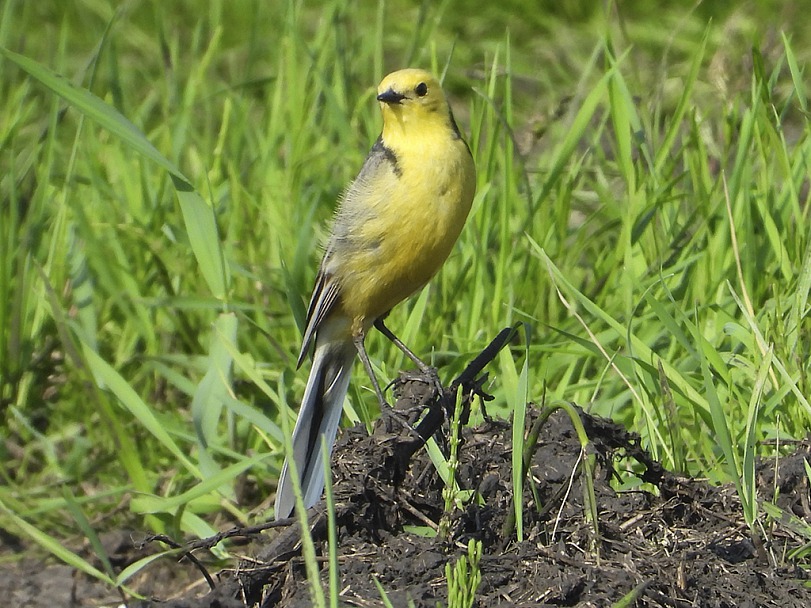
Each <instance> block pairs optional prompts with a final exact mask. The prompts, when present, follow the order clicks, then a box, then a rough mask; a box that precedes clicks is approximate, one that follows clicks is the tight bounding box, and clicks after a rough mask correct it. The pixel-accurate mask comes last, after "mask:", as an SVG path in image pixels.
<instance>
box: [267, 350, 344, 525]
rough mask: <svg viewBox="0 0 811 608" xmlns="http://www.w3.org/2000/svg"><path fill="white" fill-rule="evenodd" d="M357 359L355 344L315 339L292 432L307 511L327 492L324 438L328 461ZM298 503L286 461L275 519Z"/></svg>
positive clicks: (290, 512) (277, 497)
mask: <svg viewBox="0 0 811 608" xmlns="http://www.w3.org/2000/svg"><path fill="white" fill-rule="evenodd" d="M354 360H355V348H354V345H353V344H352V342H348V343H347V342H327V343H326V344H318V341H317V340H316V346H315V353H314V354H313V366H312V369H311V370H310V377H309V378H308V379H307V388H305V389H304V398H303V399H302V401H301V409H300V410H299V414H298V419H297V420H296V428H295V430H294V431H293V459H294V461H295V463H296V471H297V473H298V475H299V481H300V484H301V492H302V495H303V497H304V506H305V507H306V508H308V509H309V508H310V507H312V506H313V505H314V504H316V503H317V502H318V500H319V499H320V498H321V492H322V491H323V489H324V466H323V464H322V463H323V458H324V453H323V450H322V449H321V437H324V438H325V440H326V445H327V454H326V457H327V459H329V457H330V455H331V454H332V446H333V444H334V443H335V434H336V433H337V432H338V423H339V422H340V421H341V412H342V411H343V405H344V397H345V396H346V391H347V389H348V388H349V377H350V375H351V372H352V363H353V362H354ZM295 503H296V496H295V494H294V493H293V478H292V477H291V471H290V468H289V463H288V461H287V460H285V462H284V466H283V467H282V474H281V477H280V479H279V485H278V488H277V489H276V507H275V511H276V519H283V518H285V517H290V515H291V514H292V512H293V507H294V506H295Z"/></svg>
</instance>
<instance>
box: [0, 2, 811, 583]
mask: <svg viewBox="0 0 811 608" xmlns="http://www.w3.org/2000/svg"><path fill="white" fill-rule="evenodd" d="M201 7H202V5H201V4H200V3H197V2H173V3H161V2H153V1H147V0H143V1H133V2H123V3H115V2H108V1H105V0H77V1H75V2H72V3H58V2H24V1H22V0H7V1H6V2H5V3H4V4H3V5H2V7H0V11H2V13H0V19H2V20H1V21H0V46H2V47H4V48H6V49H8V50H10V51H13V52H16V53H19V54H21V55H24V56H25V57H28V58H30V59H32V60H34V61H35V62H37V63H39V64H41V65H42V66H46V67H47V68H48V69H49V70H51V71H53V72H55V73H57V74H61V75H63V76H64V77H65V78H66V79H68V80H69V81H71V82H73V83H74V84H75V85H76V86H78V87H80V88H84V89H88V90H89V91H91V92H92V93H93V94H95V95H96V96H97V97H99V98H101V99H102V100H104V101H105V102H106V103H107V104H109V105H110V106H112V107H114V108H115V109H116V110H117V111H118V112H119V113H120V114H121V115H123V116H125V117H126V118H127V119H129V121H131V122H132V123H133V124H134V125H135V126H136V127H137V129H138V130H140V131H142V132H143V134H144V135H145V136H146V138H147V139H148V140H149V142H151V143H152V144H153V145H154V146H155V148H156V149H157V150H158V151H159V153H160V154H161V155H162V156H163V157H165V159H166V160H167V161H168V163H171V164H173V165H174V166H176V167H177V168H178V169H179V171H181V172H182V173H183V175H184V176H185V177H186V178H188V180H189V183H190V184H191V185H192V186H193V188H194V190H196V192H197V193H199V195H200V196H201V197H202V199H201V200H202V201H204V202H205V204H204V205H203V206H202V207H196V209H197V210H198V212H196V213H189V212H188V210H189V208H188V207H183V204H182V203H179V201H180V200H181V199H179V198H178V196H179V195H178V193H177V191H176V187H177V183H176V182H173V179H172V177H171V174H170V172H167V170H166V169H165V167H161V166H159V165H158V164H156V163H155V162H153V160H150V158H149V157H148V156H145V155H144V154H141V153H138V152H135V151H133V149H132V146H131V145H128V144H127V141H126V140H122V138H121V137H120V136H117V135H115V134H112V133H111V132H110V131H109V130H108V129H104V128H101V127H100V126H98V124H97V122H96V121H94V120H93V116H92V113H91V114H90V115H89V117H90V118H91V119H90V120H87V118H86V113H82V112H80V111H78V110H77V108H76V106H75V104H74V103H71V102H69V101H65V99H64V98H63V97H59V96H56V95H54V94H53V93H52V92H51V91H49V90H48V89H47V88H45V87H44V86H42V84H41V83H40V82H39V81H37V80H36V79H34V78H32V77H31V76H30V74H29V73H28V72H25V71H23V70H21V69H19V67H18V66H17V63H16V62H15V61H12V60H11V59H10V56H9V55H5V56H0V75H1V76H0V101H1V105H2V107H3V108H4V111H3V112H2V113H0V409H2V412H3V419H2V422H1V423H0V457H1V458H2V461H3V466H2V467H0V471H1V472H2V485H0V522H2V527H3V528H4V529H7V530H9V531H10V533H12V534H15V535H20V536H24V537H28V538H32V539H34V540H36V541H37V542H38V543H39V544H40V545H42V546H44V547H45V548H46V549H48V550H49V551H51V552H53V553H55V554H57V555H58V556H60V557H61V558H62V559H65V560H66V561H69V562H70V560H73V559H77V560H78V558H77V557H75V556H72V555H62V554H60V553H58V551H57V549H56V547H57V546H58V545H60V544H70V543H71V542H73V543H76V542H78V539H81V538H85V537H87V538H90V539H91V541H92V539H93V537H94V535H95V534H96V533H98V532H99V531H101V530H105V529H109V528H113V527H122V526H123V527H131V528H135V529H145V530H152V531H157V532H167V533H170V534H174V535H177V536H182V535H188V534H194V535H205V534H209V533H211V532H212V531H214V530H216V529H217V528H218V527H222V526H223V525H227V524H228V523H233V522H249V521H254V520H256V519H263V518H266V517H268V516H269V514H270V504H271V500H270V499H271V498H272V493H273V491H274V487H275V480H276V478H277V476H278V471H279V467H280V465H281V461H282V451H281V450H282V448H281V431H280V425H281V415H282V412H287V413H289V414H290V415H291V416H292V415H293V414H294V411H293V412H289V411H288V410H287V409H286V408H293V410H295V408H296V407H297V405H298V399H299V398H300V395H301V392H302V390H303V386H304V382H305V380H306V369H305V370H301V371H298V372H297V371H296V370H295V357H296V354H297V352H298V348H299V343H300V332H299V329H298V326H299V325H300V324H301V323H302V321H303V316H304V312H305V306H306V299H307V297H308V296H309V293H310V288H311V285H312V281H313V278H314V275H315V271H316V269H317V265H318V260H319V256H320V251H319V243H320V241H321V240H322V239H323V237H324V235H325V233H326V230H327V229H328V225H329V219H330V216H331V213H332V210H333V209H334V206H335V201H336V199H337V198H338V197H339V195H340V193H341V191H342V189H343V188H344V186H345V185H346V184H347V182H348V181H349V180H351V179H352V178H353V177H354V175H355V174H356V172H357V170H358V169H359V167H360V165H361V163H362V161H363V158H364V157H365V154H366V152H367V151H368V148H369V146H370V145H371V143H372V142H373V141H374V139H375V138H376V136H377V133H378V132H379V128H380V119H379V111H378V108H377V107H376V102H375V101H374V92H375V87H376V85H377V82H378V81H379V80H380V79H381V77H382V76H383V75H385V74H386V73H388V72H389V71H392V70H395V69H398V68H401V67H405V66H421V67H427V68H429V69H432V70H434V71H436V72H437V73H440V74H444V75H445V87H446V89H447V91H448V92H449V94H450V96H451V100H452V104H453V107H454V110H455V113H456V116H457V119H458V120H459V122H460V124H461V126H462V130H463V131H464V132H466V133H468V134H469V141H470V144H471V148H472V150H473V152H474V156H475V158H476V162H477V167H478V193H477V197H476V200H475V202H474V209H473V211H472V213H471V216H470V219H469V221H468V225H467V227H466V229H465V231H464V233H463V235H462V237H461V240H460V243H459V244H458V246H457V248H456V249H455V251H454V253H453V255H452V256H451V259H450V260H449V261H448V263H447V265H446V267H445V268H444V270H443V271H442V272H441V273H440V275H439V276H438V277H437V278H436V279H435V280H434V281H433V282H432V283H431V285H430V287H429V288H428V289H426V290H425V291H424V292H423V293H422V294H421V295H420V296H419V297H417V298H414V299H412V301H410V302H409V303H408V304H405V305H402V306H400V307H399V308H398V309H396V310H395V311H394V313H393V314H392V316H391V317H390V321H389V326H390V327H391V328H392V329H393V330H394V331H395V332H397V333H399V334H401V337H403V338H404V340H405V341H406V342H407V343H409V344H410V345H411V347H412V348H413V349H414V350H415V351H416V352H418V353H421V354H423V355H425V356H429V357H431V358H432V359H433V361H434V362H435V363H436V364H437V365H439V366H440V374H441V376H442V377H443V378H444V379H450V378H452V377H453V376H454V375H455V373H458V372H459V371H460V370H461V369H462V368H463V367H464V365H465V364H466V363H467V362H468V361H469V360H470V358H471V357H472V356H473V355H474V354H475V353H477V352H478V351H479V350H480V349H481V348H482V347H483V346H484V345H485V344H486V343H487V342H488V341H489V339H490V338H492V337H493V336H494V335H495V333H496V332H497V331H498V330H499V329H500V328H502V327H504V326H506V325H509V324H512V323H515V322H517V321H525V322H527V323H528V324H529V325H530V326H531V328H532V329H531V334H530V335H531V340H530V343H529V347H528V351H527V352H528V356H529V365H528V374H529V396H530V399H532V400H535V401H540V399H541V398H542V396H543V395H544V393H545V394H546V398H547V399H549V400H555V399H564V400H567V401H573V402H575V403H578V404H580V405H582V406H583V407H585V408H587V409H589V410H590V411H592V412H593V413H597V414H600V415H604V416H610V417H612V418H614V419H615V420H618V421H621V422H622V423H624V424H625V425H627V426H628V427H629V428H630V429H633V430H635V431H637V432H639V433H640V434H641V435H642V437H643V441H644V444H645V446H646V447H647V448H649V449H650V450H651V451H652V452H653V453H654V454H655V455H656V456H657V457H658V458H660V459H662V461H663V462H664V464H665V465H666V466H667V467H669V468H671V469H673V470H677V471H680V472H684V473H689V474H692V475H700V476H707V477H709V478H710V479H711V480H714V481H729V480H736V481H737V483H738V484H739V489H740V490H741V493H742V494H743V495H747V493H749V496H750V497H751V492H752V482H753V477H752V476H753V472H752V458H753V456H754V454H768V453H773V452H774V450H775V449H776V445H777V444H778V443H781V444H785V443H786V442H788V441H789V440H792V439H799V438H802V437H804V436H805V435H806V433H807V430H808V428H809V420H811V406H809V402H808V398H809V395H811V390H809V363H808V358H809V356H808V355H809V342H808V339H809V329H811V327H810V326H809V320H808V318H807V316H808V315H807V312H808V293H809V288H810V287H811V247H809V244H810V241H809V236H808V235H809V224H808V222H809V218H808V214H809V211H808V197H809V181H808V177H809V157H810V153H811V147H809V137H808V133H809V131H808V120H807V116H808V114H807V97H806V90H805V88H806V82H807V79H806V77H805V72H806V70H805V66H806V65H807V63H808V61H809V55H810V54H811V23H809V21H808V20H807V19H805V18H804V14H805V11H804V6H803V3H801V2H777V1H764V2H744V3H712V2H703V3H696V4H695V5H693V6H691V7H686V5H684V4H682V3H667V2H655V1H639V2H600V3H595V2H586V1H582V0H570V1H565V2H556V3H552V2H537V3H532V2H526V1H521V0H510V1H508V2H502V3H498V4H497V5H496V4H494V3H476V2H458V1H456V2H454V1H445V2H437V3H430V2H423V3H414V2H406V1H404V0H391V1H388V2H383V1H381V2H377V3H372V2H361V1H359V0H357V1H352V0H328V1H326V2H323V3H315V2H300V1H294V0H289V1H287V2H260V1H258V0H257V1H247V0H238V1H235V2H224V1H222V0H219V1H218V0H213V1H212V2H209V3H207V5H206V6H205V7H204V8H201ZM180 196H182V188H181V195H180ZM201 209H202V211H200V210H201ZM184 210H185V211H186V213H184ZM209 220H210V221H209ZM201 239H202V241H201ZM369 350H370V352H371V353H373V359H374V360H375V364H376V365H378V366H379V371H380V374H381V375H382V377H383V378H387V379H390V378H393V377H395V375H396V373H397V371H398V370H399V369H401V367H402V366H403V365H405V362H404V361H403V360H402V357H401V356H400V355H399V352H398V351H396V349H394V348H393V347H391V346H390V345H388V344H387V343H386V342H385V341H384V340H381V339H380V338H379V337H378V336H372V337H371V338H370V340H369ZM523 352H524V351H523V349H522V348H520V347H519V348H517V349H515V351H514V355H515V359H514V364H515V365H516V366H517V368H518V369H520V367H521V366H522V362H521V361H520V358H521V357H522V356H523ZM512 362H513V360H512V359H509V358H502V359H500V360H499V364H498V365H496V366H495V367H494V368H493V369H492V370H491V380H492V382H491V385H490V386H489V387H488V389H489V390H491V391H492V392H493V393H494V394H495V395H496V397H497V400H496V401H495V402H494V404H493V405H492V411H493V412H494V413H497V414H499V415H502V416H505V417H508V416H509V415H510V412H509V409H508V407H507V403H510V402H512V400H511V395H508V394H506V393H507V392H509V391H511V390H514V387H512V386H505V383H504V382H502V381H501V380H500V378H502V377H504V378H511V377H514V376H515V370H514V369H510V370H506V369H501V370H500V369H499V365H500V366H502V367H503V366H505V365H511V364H512ZM357 371H358V373H356V375H355V379H354V380H353V385H352V388H351V389H350V404H351V406H352V408H351V409H352V411H351V412H350V413H351V414H354V415H357V416H358V417H360V418H361V419H367V418H368V417H369V416H370V415H372V414H373V412H369V411H368V410H369V409H373V408H374V407H375V406H374V403H375V400H374V396H373V393H371V392H370V390H369V388H368V382H367V381H366V379H365V377H364V375H363V374H362V373H360V368H359V369H358V370H357ZM507 384H509V383H507ZM290 420H292V418H291V419H290ZM744 503H745V504H749V509H750V510H751V512H750V513H749V516H751V518H753V520H754V518H756V517H758V512H757V506H756V504H753V503H752V501H751V500H750V501H749V503H746V501H744ZM749 516H748V517H749ZM0 559H9V557H8V556H6V557H3V556H0ZM75 563H77V564H79V563H80V562H78V561H77V562H75ZM107 574H108V575H109V576H110V578H111V580H113V579H115V578H116V575H115V573H113V572H112V571H109V572H108V573H107Z"/></svg>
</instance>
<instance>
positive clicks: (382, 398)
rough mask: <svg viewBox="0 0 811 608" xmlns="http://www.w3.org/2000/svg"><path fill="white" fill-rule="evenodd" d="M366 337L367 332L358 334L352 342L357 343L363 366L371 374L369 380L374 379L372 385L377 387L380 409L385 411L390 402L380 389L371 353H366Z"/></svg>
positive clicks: (356, 346)
mask: <svg viewBox="0 0 811 608" xmlns="http://www.w3.org/2000/svg"><path fill="white" fill-rule="evenodd" d="M365 337H366V335H365V334H362V333H361V334H358V335H357V336H355V337H353V338H352V342H354V343H355V348H356V349H357V351H358V356H360V360H361V361H362V362H363V367H364V369H366V373H367V374H368V375H369V380H371V381H372V387H373V388H374V389H375V394H376V395H377V400H378V402H379V403H380V411H381V412H383V411H385V410H386V409H388V408H389V404H388V403H386V397H385V396H384V395H383V391H382V390H381V389H380V384H379V383H378V382H377V376H375V371H374V370H373V369H372V362H371V361H369V355H367V354H366V346H364V344H363V340H364V338H365ZM384 406H385V407H384Z"/></svg>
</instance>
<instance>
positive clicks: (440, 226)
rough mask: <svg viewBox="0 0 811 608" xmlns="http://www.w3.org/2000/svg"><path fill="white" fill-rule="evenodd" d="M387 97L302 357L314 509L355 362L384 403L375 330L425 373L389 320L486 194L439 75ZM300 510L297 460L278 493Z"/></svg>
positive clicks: (296, 440)
mask: <svg viewBox="0 0 811 608" xmlns="http://www.w3.org/2000/svg"><path fill="white" fill-rule="evenodd" d="M377 101H378V102H379V105H380V111H381V114H382V118H383V127H382V131H381V133H380V136H379V137H378V138H377V140H376V141H375V143H374V145H373V146H372V148H371V150H370V151H369V154H368V156H367V157H366V160H365V161H364V163H363V166H362V167H361V170H360V172H359V173H358V175H357V177H356V178H355V179H354V180H353V181H352V182H351V183H350V185H349V186H348V187H347V189H346V190H345V191H344V193H343V195H342V196H341V197H340V199H339V202H338V206H337V210H336V213H335V216H334V219H333V226H332V231H331V235H330V237H329V239H328V240H327V243H326V246H325V248H324V254H323V259H322V261H321V265H320V267H319V270H318V273H317V275H316V280H315V286H314V288H313V292H312V296H311V298H310V303H309V306H308V311H307V321H306V326H305V330H304V334H303V339H302V345H301V351H300V353H299V357H298V362H297V367H301V365H302V363H303V362H304V359H305V358H306V356H307V354H308V353H309V351H310V347H311V346H312V347H313V358H312V367H311V369H310V374H309V377H308V379H307V384H306V388H305V390H304V396H303V398H302V403H301V408H300V410H299V414H298V418H297V420H296V426H295V429H294V431H293V436H292V444H293V451H292V458H293V460H294V461H295V468H296V471H297V474H298V477H299V483H300V486H301V491H302V495H303V498H304V505H305V507H306V508H310V507H312V506H314V505H315V504H316V503H317V502H318V501H319V499H320V497H321V493H322V491H323V489H324V466H323V459H325V458H326V459H329V458H330V457H331V454H332V447H333V444H334V442H335V437H336V434H337V430H338V425H339V422H340V419H341V413H342V411H343V402H344V398H345V396H346V393H347V390H348V388H349V380H350V375H351V371H352V366H353V364H354V361H355V357H356V356H359V357H360V359H361V362H362V363H363V365H364V367H365V369H366V372H367V373H368V374H369V377H370V379H371V382H372V385H373V388H374V390H375V393H376V395H377V398H378V401H379V402H380V403H381V408H384V407H385V397H384V395H383V391H382V390H381V389H380V385H379V384H378V382H377V379H376V377H375V374H374V371H373V369H372V366H371V362H370V360H369V356H368V354H367V352H366V348H365V345H364V340H365V337H366V334H367V332H368V331H369V330H370V329H371V328H372V327H376V328H377V329H378V330H380V331H381V332H382V333H383V334H384V335H385V336H386V337H388V338H389V339H390V340H392V341H393V342H394V343H395V344H396V345H397V346H398V347H400V348H401V349H402V350H403V352H405V353H406V354H407V355H408V356H409V357H410V358H411V359H412V360H414V362H415V363H417V365H418V366H420V367H421V368H423V369H424V368H425V367H426V366H425V365H424V364H423V363H422V362H421V361H420V360H419V359H418V358H417V357H416V355H414V354H413V353H412V352H411V351H410V350H408V348H407V347H405V345H404V344H403V343H402V342H400V340H399V339H397V337H396V336H395V335H394V334H393V333H392V332H391V331H390V330H389V329H388V328H387V327H386V326H385V324H384V323H383V319H384V318H385V317H386V315H387V314H388V313H389V311H390V310H391V309H392V308H393V307H394V306H396V305H397V304H399V303H400V302H402V301H403V300H405V299H406V298H408V297H409V296H411V295H413V294H414V293H416V292H418V291H419V290H420V289H421V288H422V287H423V286H424V285H425V284H426V283H428V281H429V280H430V279H431V278H432V277H433V276H434V275H435V274H436V272H437V271H438V270H439V269H440V267H441V266H442V265H443V264H444V262H445V260H446V259H447V258H448V256H449V254H450V252H451V250H452V248H453V246H454V244H455V243H456V241H457V239H458V237H459V235H460V233H461V231H462V228H463V226H464V224H465V222H466V220H467V216H468V214H469V212H470V208H471V205H472V202H473V197H474V195H475V191H476V169H475V165H474V161H473V156H472V154H471V152H470V148H469V147H468V145H467V143H466V142H465V140H464V138H463V137H462V134H461V132H460V131H459V128H458V126H457V124H456V121H455V120H454V117H453V112H452V111H451V108H450V105H449V103H448V101H447V99H446V97H445V94H444V92H443V90H442V87H441V85H440V83H439V81H438V80H437V79H436V78H435V77H434V76H433V75H432V74H431V73H430V72H428V71H425V70H422V69H416V68H408V69H403V70H398V71H396V72H392V73H391V74H389V75H388V76H386V77H385V78H383V80H382V81H381V82H380V85H379V86H378V89H377ZM322 438H323V440H322ZM322 441H324V442H325V443H324V445H325V448H326V449H322ZM294 506H295V495H294V493H293V478H292V474H291V469H290V459H289V458H288V459H286V460H285V463H284V465H283V467H282V472H281V476H280V479H279V483H278V486H277V491H276V502H275V509H274V511H275V517H276V519H277V520H279V519H284V518H287V517H290V516H291V514H292V512H293V509H294Z"/></svg>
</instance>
